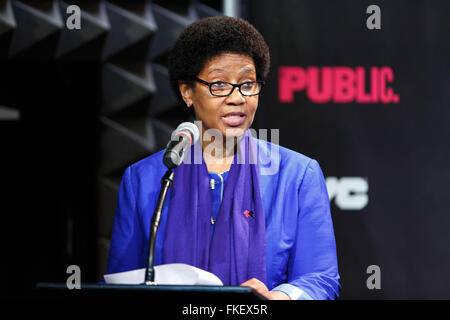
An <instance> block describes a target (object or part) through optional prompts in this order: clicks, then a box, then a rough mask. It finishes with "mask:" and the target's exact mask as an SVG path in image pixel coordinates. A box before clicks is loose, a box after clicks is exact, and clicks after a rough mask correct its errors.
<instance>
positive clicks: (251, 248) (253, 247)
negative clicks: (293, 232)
mask: <svg viewBox="0 0 450 320" xmlns="http://www.w3.org/2000/svg"><path fill="white" fill-rule="evenodd" d="M200 143H201V142H200ZM196 147H197V148H199V145H197V146H195V145H194V146H192V147H191V149H190V150H189V152H187V154H186V158H187V157H190V159H191V160H192V161H191V162H190V163H191V164H186V163H184V162H183V163H182V164H181V165H180V166H179V167H178V168H176V169H175V170H174V173H175V176H174V184H173V189H172V191H171V192H172V193H171V198H170V204H169V210H168V217H167V229H166V233H165V239H164V247H163V263H186V264H189V265H192V266H195V267H197V268H200V269H203V270H206V271H209V272H212V273H214V274H215V275H216V276H217V277H219V279H220V280H222V282H223V284H224V285H240V284H241V283H243V282H245V281H247V280H249V279H251V278H257V279H258V280H260V281H262V282H264V283H265V281H266V229H265V221H264V211H263V206H262V200H261V195H260V189H259V175H258V165H257V164H256V162H257V161H255V160H254V159H257V158H256V141H255V140H254V138H253V137H252V136H251V134H250V131H249V130H247V131H246V132H245V134H244V136H243V138H242V139H241V140H240V142H239V148H238V152H237V153H236V154H235V156H234V160H233V163H232V165H231V169H230V173H229V174H228V178H227V181H226V184H225V189H224V195H223V198H222V204H221V206H220V209H219V213H218V215H217V220H216V222H215V228H214V233H213V236H212V239H211V241H210V228H211V213H212V199H211V198H212V197H211V190H210V185H209V176H208V170H207V167H206V164H205V162H204V161H203V157H202V158H201V164H194V161H193V160H194V158H193V155H194V153H195V152H194V149H195V148H196ZM197 150H198V149H197ZM200 153H201V149H200ZM238 155H239V156H238ZM241 157H242V158H241ZM244 157H245V162H243V161H242V160H243V159H244ZM250 159H251V162H250V161H249V160H250ZM239 163H242V164H239Z"/></svg>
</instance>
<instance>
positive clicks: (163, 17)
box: [148, 4, 193, 59]
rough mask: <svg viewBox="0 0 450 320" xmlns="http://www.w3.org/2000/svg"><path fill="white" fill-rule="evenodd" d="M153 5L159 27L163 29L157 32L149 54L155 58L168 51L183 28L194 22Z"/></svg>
mask: <svg viewBox="0 0 450 320" xmlns="http://www.w3.org/2000/svg"><path fill="white" fill-rule="evenodd" d="M152 7H153V14H154V16H155V20H156V23H157V26H158V29H159V30H161V31H160V32H157V33H156V35H155V37H154V39H153V40H152V44H151V46H150V50H149V56H148V57H149V59H155V58H158V57H159V56H161V55H163V54H165V53H167V52H168V51H169V50H170V48H171V47H172V45H173V44H174V42H175V39H176V38H177V37H178V35H179V34H180V32H181V30H183V29H184V27H186V26H187V25H188V24H190V23H191V22H193V20H191V19H188V18H185V17H183V16H180V15H178V14H176V13H174V12H171V11H169V10H167V9H164V8H162V7H160V6H157V5H155V4H154V5H153V6H152Z"/></svg>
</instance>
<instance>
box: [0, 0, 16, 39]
mask: <svg viewBox="0 0 450 320" xmlns="http://www.w3.org/2000/svg"><path fill="white" fill-rule="evenodd" d="M15 28H16V19H15V18H14V14H13V11H12V6H11V1H10V0H6V1H5V0H2V1H0V36H1V35H2V34H4V33H5V32H8V31H10V30H12V29H15Z"/></svg>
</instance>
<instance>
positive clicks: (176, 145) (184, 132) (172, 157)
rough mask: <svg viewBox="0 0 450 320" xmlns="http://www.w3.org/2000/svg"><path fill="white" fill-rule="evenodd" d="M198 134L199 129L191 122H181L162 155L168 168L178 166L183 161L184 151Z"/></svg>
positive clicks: (196, 138)
mask: <svg viewBox="0 0 450 320" xmlns="http://www.w3.org/2000/svg"><path fill="white" fill-rule="evenodd" d="M199 136H200V133H199V130H198V128H197V126H196V125H195V124H193V123H192V122H183V123H182V124H180V125H179V126H178V127H177V128H176V129H175V131H174V132H172V137H171V139H170V141H169V143H168V144H167V147H166V151H165V152H164V155H163V163H164V165H165V166H166V167H167V168H168V169H174V168H176V167H178V166H179V165H180V164H181V162H182V161H183V158H184V155H185V151H186V149H187V148H188V147H190V146H191V145H192V144H193V143H195V142H197V140H198V138H199Z"/></svg>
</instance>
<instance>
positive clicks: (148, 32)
mask: <svg viewBox="0 0 450 320" xmlns="http://www.w3.org/2000/svg"><path fill="white" fill-rule="evenodd" d="M106 8H107V12H108V17H109V21H110V23H111V30H110V32H109V33H108V37H107V39H106V43H105V47H104V49H103V59H109V58H111V57H112V56H114V55H115V54H118V53H120V52H121V51H122V50H124V49H126V48H128V47H130V46H132V45H134V44H136V43H137V42H139V41H142V40H145V39H149V38H150V37H151V36H152V35H153V34H154V33H155V31H156V24H155V22H154V20H153V15H152V13H151V11H150V7H149V6H148V5H146V6H145V9H144V12H143V16H139V15H137V14H135V13H131V12H130V11H127V10H125V9H123V8H121V7H118V6H116V5H114V4H111V3H107V4H106Z"/></svg>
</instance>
